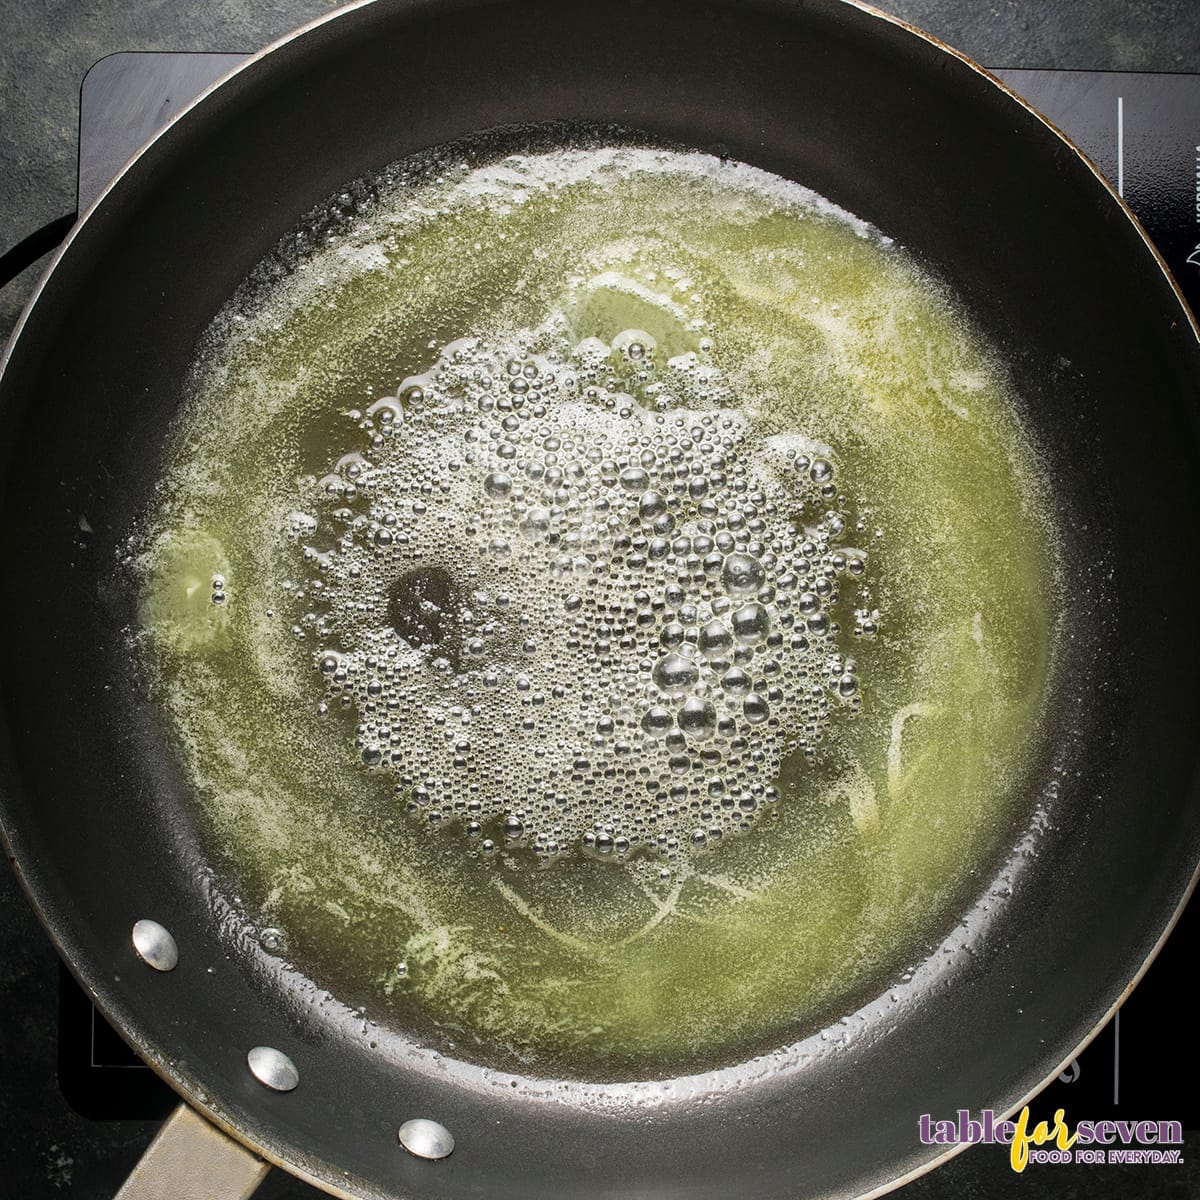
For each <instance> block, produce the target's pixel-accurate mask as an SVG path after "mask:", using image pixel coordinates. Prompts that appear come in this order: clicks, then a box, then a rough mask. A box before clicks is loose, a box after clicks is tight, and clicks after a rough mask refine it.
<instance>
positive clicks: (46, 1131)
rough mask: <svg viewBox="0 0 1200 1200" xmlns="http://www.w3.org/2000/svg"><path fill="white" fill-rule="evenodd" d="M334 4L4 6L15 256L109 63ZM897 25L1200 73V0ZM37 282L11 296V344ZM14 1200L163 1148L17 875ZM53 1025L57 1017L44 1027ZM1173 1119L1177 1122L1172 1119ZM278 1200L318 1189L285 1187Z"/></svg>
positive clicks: (1029, 1192)
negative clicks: (111, 1070) (105, 1079)
mask: <svg viewBox="0 0 1200 1200" xmlns="http://www.w3.org/2000/svg"><path fill="white" fill-rule="evenodd" d="M330 7H332V5H330V4H328V3H325V2H324V0H276V2H274V3H257V4H248V3H247V4H239V3H235V2H234V0H224V2H219V3H214V4H211V5H207V6H203V7H201V6H192V5H185V4H183V3H181V2H180V0H163V2H154V3H145V4H140V5H136V6H135V5H116V4H112V3H89V4H84V3H81V2H78V0H45V2H44V3H39V4H36V5H27V4H19V3H15V2H14V0H0V29H3V31H4V38H3V44H0V247H7V246H8V245H9V244H11V243H12V242H14V241H15V240H17V239H18V238H20V237H22V236H24V235H25V234H27V233H28V232H30V231H32V230H33V229H35V228H37V227H38V226H39V225H41V224H43V223H44V222H46V221H48V220H50V219H52V218H53V217H56V216H58V215H60V214H61V213H63V212H65V211H68V210H69V209H70V208H71V207H72V206H73V196H74V189H75V166H74V156H75V137H76V126H77V114H78V89H79V83H80V80H81V79H82V77H83V75H84V73H85V71H86V70H87V68H88V67H89V66H90V65H91V64H92V62H94V61H95V60H97V59H99V58H101V57H102V56H103V55H105V54H107V53H110V52H112V51H115V50H122V49H197V50H200V49H202V50H239V49H252V48H254V47H256V46H259V45H261V44H263V43H264V42H266V41H268V40H270V39H271V38H273V37H275V36H278V35H279V34H281V33H283V32H286V31H287V30H288V29H289V28H291V27H293V26H294V25H296V24H298V23H300V22H302V21H304V20H307V19H309V18H311V17H313V16H316V15H319V14H320V13H322V12H324V11H327V10H328V8H330ZM892 8H893V11H895V12H897V13H898V14H899V15H900V16H902V17H904V18H905V19H907V20H910V21H912V22H913V23H915V24H917V25H920V26H922V27H924V28H926V29H928V30H930V31H931V32H933V33H935V34H937V35H938V36H940V37H942V38H944V39H945V40H946V41H948V42H950V43H951V44H952V45H955V46H957V47H959V48H960V49H963V50H964V51H966V52H968V53H971V54H973V55H974V56H975V57H976V58H978V59H980V60H981V61H984V62H988V63H990V64H994V65H1021V66H1030V67H1072V68H1080V69H1127V70H1200V4H1197V3H1196V2H1195V0H1148V2H1142V3H1137V2H1134V3H1121V2H1119V0H1081V2H1073V3H1057V4H1044V3H1041V4H1039V3H1035V2H1033V0H1019V2H1017V0H1008V2H1002V0H988V2H986V3H964V2H963V0H913V2H911V3H905V4H895V5H893V6H892ZM36 273H37V272H36V270H31V271H30V272H27V273H26V276H25V277H24V278H22V279H21V280H19V281H18V282H17V283H15V284H14V285H13V286H11V287H10V288H8V289H6V290H5V292H4V293H3V294H0V336H3V335H6V334H7V332H8V330H9V329H10V328H11V325H12V323H13V321H14V319H15V315H16V313H17V311H19V307H20V305H21V304H22V303H23V302H24V299H25V297H26V296H27V295H28V292H29V290H30V289H31V288H32V285H33V282H34V278H35V276H36ZM0 947H2V952H0V1013H3V1014H4V1017H3V1020H0V1195H4V1196H7V1195H13V1196H23V1197H30V1198H32V1200H37V1198H38V1197H41V1196H54V1195H70V1196H78V1197H81V1198H83V1200H92V1198H99V1197H105V1196H109V1195H111V1194H112V1192H113V1191H114V1190H115V1188H116V1186H117V1183H118V1181H119V1180H120V1179H121V1178H122V1177H123V1175H124V1173H125V1171H126V1170H127V1168H128V1166H129V1165H130V1164H131V1163H132V1162H133V1161H134V1159H135V1158H136V1156H137V1154H138V1153H139V1152H140V1148H141V1147H142V1145H144V1143H145V1142H146V1141H147V1140H148V1138H149V1136H150V1135H151V1133H152V1126H150V1125H147V1124H144V1123H138V1122H133V1123H117V1124H101V1123H93V1122H88V1121H84V1120H83V1119H81V1118H78V1117H76V1116H75V1115H74V1114H73V1113H71V1112H70V1110H69V1109H67V1107H66V1105H65V1104H64V1103H63V1102H62V1101H61V1099H60V1098H59V1097H58V1095H57V1091H56V1089H55V1087H54V1082H53V1070H54V1051H55V1045H54V1036H55V1034H54V1022H53V1012H54V1005H55V993H56V986H57V967H56V960H55V957H54V954H53V951H52V950H51V949H50V948H49V945H48V943H46V942H45V940H44V939H43V938H42V937H41V935H40V932H39V931H38V929H37V927H36V923H35V922H34V919H33V917H32V916H31V915H30V913H29V912H28V910H27V908H26V907H25V905H24V901H23V899H22V897H21V896H20V894H19V892H18V890H17V888H16V885H15V883H14V882H13V880H12V878H11V877H10V876H9V874H8V872H7V871H4V872H0ZM35 1013H44V1014H45V1016H44V1018H39V1017H37V1016H34V1015H33V1014H35ZM1157 1115H1164V1116H1165V1115H1169V1114H1157ZM262 1194H265V1195H267V1196H278V1197H283V1196H301V1195H304V1194H306V1189H303V1188H301V1187H299V1186H298V1185H296V1184H294V1183H293V1182H292V1181H287V1180H284V1179H283V1178H282V1177H280V1176H276V1177H274V1178H273V1179H272V1181H271V1182H270V1183H269V1184H268V1186H267V1189H266V1190H265V1192H264V1193H262ZM904 1194H905V1195H906V1196H911V1197H912V1198H913V1200H941V1198H942V1197H946V1198H949V1197H952V1196H953V1197H960V1196H961V1197H966V1198H971V1197H978V1198H981V1200H982V1198H984V1197H989V1198H990V1197H996V1198H997V1200H1000V1198H1007V1197H1010V1196H1012V1197H1016V1196H1021V1197H1046V1198H1054V1200H1059V1198H1062V1200H1069V1198H1073V1197H1075V1196H1110V1195H1111V1196H1114V1197H1115V1196H1118V1195H1119V1196H1145V1197H1162V1198H1164V1200H1165V1198H1167V1197H1171V1198H1174V1197H1185V1196H1195V1195H1200V1174H1198V1173H1197V1169H1196V1167H1193V1166H1190V1165H1189V1166H1186V1167H1184V1168H1157V1169H1153V1168H1113V1167H1104V1168H1096V1169H1089V1168H1075V1167H1073V1168H1071V1169H1070V1170H1069V1172H1067V1171H1064V1170H1062V1169H1052V1168H1043V1169H1041V1170H1039V1171H1036V1172H1035V1171H1033V1170H1032V1169H1031V1170H1030V1171H1029V1172H1027V1173H1026V1175H1024V1176H1020V1177H1018V1176H1016V1175H1014V1174H1013V1173H1012V1172H1011V1171H1009V1170H1008V1168H1007V1165H1006V1163H1005V1162H1004V1156H1003V1153H1002V1152H1001V1151H1000V1150H998V1149H997V1150H988V1149H979V1150H976V1151H973V1152H970V1153H968V1154H967V1155H965V1156H963V1157H961V1158H959V1159H958V1160H956V1161H955V1162H953V1163H952V1164H950V1165H949V1166H948V1167H946V1168H944V1169H942V1170H941V1171H939V1172H938V1173H937V1174H935V1175H934V1176H931V1177H928V1178H926V1179H924V1180H921V1181H918V1182H917V1183H915V1184H913V1185H910V1187H909V1188H908V1189H906V1190H905V1193H904Z"/></svg>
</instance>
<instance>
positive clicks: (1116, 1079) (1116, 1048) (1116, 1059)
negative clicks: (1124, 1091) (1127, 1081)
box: [1113, 1008, 1121, 1106]
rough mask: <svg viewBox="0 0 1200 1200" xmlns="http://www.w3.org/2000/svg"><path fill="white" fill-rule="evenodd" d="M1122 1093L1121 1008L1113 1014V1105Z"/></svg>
mask: <svg viewBox="0 0 1200 1200" xmlns="http://www.w3.org/2000/svg"><path fill="white" fill-rule="evenodd" d="M1120 1094H1121V1010H1120V1009H1119V1008H1118V1009H1117V1011H1116V1013H1115V1014H1114V1016H1113V1105H1114V1106H1115V1105H1116V1104H1117V1098H1118V1097H1119V1096H1120Z"/></svg>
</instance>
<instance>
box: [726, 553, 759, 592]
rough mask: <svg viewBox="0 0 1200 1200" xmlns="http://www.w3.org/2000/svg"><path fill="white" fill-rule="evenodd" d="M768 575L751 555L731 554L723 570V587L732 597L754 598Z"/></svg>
mask: <svg viewBox="0 0 1200 1200" xmlns="http://www.w3.org/2000/svg"><path fill="white" fill-rule="evenodd" d="M765 578H766V573H765V572H764V570H763V566H762V563H760V562H759V561H758V559H756V558H752V557H751V556H750V555H749V554H741V553H736V554H730V555H729V556H728V557H727V558H726V559H725V562H724V564H723V566H722V568H721V585H722V586H723V587H724V588H725V590H726V591H727V592H728V593H729V594H730V595H731V596H752V595H754V593H755V592H757V591H758V589H759V588H761V587H762V585H763V581H764V579H765Z"/></svg>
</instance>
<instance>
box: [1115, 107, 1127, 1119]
mask: <svg viewBox="0 0 1200 1200" xmlns="http://www.w3.org/2000/svg"><path fill="white" fill-rule="evenodd" d="M1117 195H1118V196H1120V197H1121V199H1122V200H1124V199H1125V97H1124V96H1118V97H1117ZM1114 1103H1115V1101H1114Z"/></svg>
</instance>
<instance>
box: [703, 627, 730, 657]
mask: <svg viewBox="0 0 1200 1200" xmlns="http://www.w3.org/2000/svg"><path fill="white" fill-rule="evenodd" d="M697 644H698V646H699V650H700V653H701V654H703V655H704V657H705V658H709V659H712V658H721V657H722V656H723V655H724V654H725V653H727V652H728V651H729V649H730V648H731V647H732V646H733V633H732V631H731V630H730V628H729V626H728V625H726V624H725V622H724V621H721V620H717V619H716V618H714V619H713V620H711V621H709V622H708V623H707V624H706V625H705V626H704V628H703V629H701V630H700V633H699V635H698V638H697Z"/></svg>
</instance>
